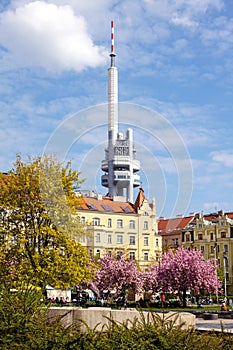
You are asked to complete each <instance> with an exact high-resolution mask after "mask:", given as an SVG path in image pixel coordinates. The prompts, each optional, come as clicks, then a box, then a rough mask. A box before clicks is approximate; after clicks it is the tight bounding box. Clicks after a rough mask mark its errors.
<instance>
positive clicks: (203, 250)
mask: <svg viewBox="0 0 233 350" xmlns="http://www.w3.org/2000/svg"><path fill="white" fill-rule="evenodd" d="M201 252H202V254H204V252H205V247H204V246H203V245H201Z"/></svg>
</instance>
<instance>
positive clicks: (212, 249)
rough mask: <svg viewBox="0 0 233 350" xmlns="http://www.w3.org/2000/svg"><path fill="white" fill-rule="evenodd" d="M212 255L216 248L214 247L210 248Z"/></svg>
mask: <svg viewBox="0 0 233 350" xmlns="http://www.w3.org/2000/svg"><path fill="white" fill-rule="evenodd" d="M210 254H214V246H213V245H212V246H211V247H210Z"/></svg>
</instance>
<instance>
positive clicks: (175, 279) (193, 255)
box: [157, 247, 221, 306]
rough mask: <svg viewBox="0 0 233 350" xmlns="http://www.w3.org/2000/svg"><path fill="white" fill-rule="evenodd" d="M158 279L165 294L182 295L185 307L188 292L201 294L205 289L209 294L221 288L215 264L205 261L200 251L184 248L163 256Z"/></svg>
mask: <svg viewBox="0 0 233 350" xmlns="http://www.w3.org/2000/svg"><path fill="white" fill-rule="evenodd" d="M157 278H158V285H159V286H160V289H161V290H162V291H163V292H175V291H177V292H178V293H180V294H181V295H182V299H183V305H184V306H186V293H187V290H189V289H190V290H191V291H193V292H196V293H200V291H201V290H202V289H203V290H205V291H207V292H208V293H216V292H217V290H218V289H219V288H220V287H221V283H220V281H219V279H218V277H217V272H216V266H214V262H213V261H212V260H204V259H203V255H202V253H201V252H199V251H195V250H185V249H184V248H182V247H180V248H178V249H177V250H176V252H174V253H173V252H172V251H169V252H168V253H166V254H163V256H162V261H161V264H160V266H159V269H158V274H157Z"/></svg>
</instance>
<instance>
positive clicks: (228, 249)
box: [183, 213, 233, 295]
mask: <svg viewBox="0 0 233 350" xmlns="http://www.w3.org/2000/svg"><path fill="white" fill-rule="evenodd" d="M207 218H208V217H207ZM183 245H184V246H185V247H186V248H191V249H197V250H200V251H201V252H202V253H203V256H204V258H205V259H215V260H216V264H217V265H218V266H219V267H220V268H221V269H222V271H224V259H225V262H226V280H227V281H226V285H227V295H233V220H232V219H229V217H228V216H227V215H226V214H224V213H223V214H222V215H219V217H218V219H217V220H215V219H214V218H212V219H211V220H207V219H206V218H205V216H202V215H200V216H199V218H197V219H196V222H195V225H194V226H193V228H192V229H186V230H184V232H183ZM224 257H225V258H224Z"/></svg>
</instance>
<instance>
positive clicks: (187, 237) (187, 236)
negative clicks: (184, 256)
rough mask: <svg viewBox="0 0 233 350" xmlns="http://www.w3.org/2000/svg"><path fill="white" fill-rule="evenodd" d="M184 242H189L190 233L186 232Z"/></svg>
mask: <svg viewBox="0 0 233 350" xmlns="http://www.w3.org/2000/svg"><path fill="white" fill-rule="evenodd" d="M186 242H190V234H186Z"/></svg>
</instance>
